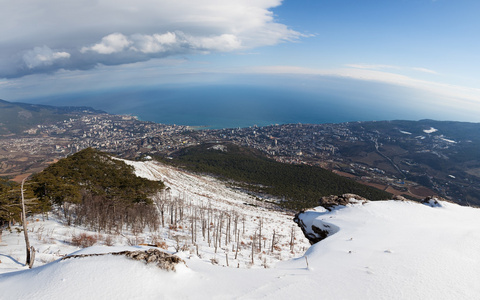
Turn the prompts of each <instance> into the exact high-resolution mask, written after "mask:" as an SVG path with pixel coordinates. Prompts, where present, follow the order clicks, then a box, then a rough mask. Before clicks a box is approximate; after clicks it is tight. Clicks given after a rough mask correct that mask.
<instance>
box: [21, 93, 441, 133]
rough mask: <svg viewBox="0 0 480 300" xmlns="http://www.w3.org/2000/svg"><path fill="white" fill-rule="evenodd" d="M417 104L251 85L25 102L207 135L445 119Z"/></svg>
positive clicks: (387, 96) (398, 98)
mask: <svg viewBox="0 0 480 300" xmlns="http://www.w3.org/2000/svg"><path fill="white" fill-rule="evenodd" d="M415 101H416V99H414V98H412V97H411V95H406V94H405V93H403V94H402V93H396V92H395V91H393V92H392V91H391V90H388V91H382V90H381V89H380V88H373V89H372V91H369V90H367V91H365V90H362V91H360V90H355V89H352V88H350V89H344V90H340V91H339V90H338V89H337V90H333V91H332V90H328V89H324V90H323V91H321V92H318V91H314V92H312V91H311V90H302V89H290V88H282V87H272V86H266V87H262V86H245V85H221V86H191V87H182V88H178V87H165V86H163V87H158V88H156V87H149V88H125V89H116V90H107V91H95V92H81V93H74V94H63V95H56V96H49V97H39V98H31V99H26V100H25V102H29V103H38V104H48V105H56V106H89V107H93V108H95V109H100V110H104V111H106V112H108V113H111V114H125V115H133V116H136V117H138V118H139V119H140V120H143V121H152V122H156V123H163V124H176V125H188V126H195V127H198V128H205V129H220V128H238V127H250V126H254V125H256V126H267V125H273V124H286V123H303V124H321V123H342V122H352V121H380V120H398V119H403V120H419V119H425V118H432V119H439V115H438V114H435V111H433V110H432V109H428V110H425V109H424V110H421V109H420V110H419V109H414V105H415V103H414V102H415ZM420 112H421V113H420ZM432 113H433V114H432ZM440 119H442V117H441V116H440Z"/></svg>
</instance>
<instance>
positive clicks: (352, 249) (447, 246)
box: [0, 201, 480, 299]
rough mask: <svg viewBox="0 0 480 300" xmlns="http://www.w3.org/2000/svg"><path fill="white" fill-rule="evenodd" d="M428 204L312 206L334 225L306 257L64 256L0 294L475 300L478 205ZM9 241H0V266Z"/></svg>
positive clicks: (6, 277) (318, 217)
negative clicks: (240, 264)
mask: <svg viewBox="0 0 480 300" xmlns="http://www.w3.org/2000/svg"><path fill="white" fill-rule="evenodd" d="M431 204H432V205H424V204H418V203H413V202H400V201H377V202H367V203H366V204H363V205H362V204H353V205H349V206H347V207H338V208H336V209H335V210H333V211H331V212H328V211H325V210H324V209H323V208H318V209H317V210H316V211H311V212H308V219H309V222H310V223H312V224H315V223H316V222H317V223H318V224H324V223H328V224H332V225H334V226H335V227H338V231H336V232H335V233H334V234H332V235H330V236H329V237H328V238H326V239H325V240H323V241H321V242H320V243H318V244H316V245H314V246H312V247H310V249H308V250H307V251H306V254H305V255H306V257H307V259H305V257H300V258H297V259H292V260H289V261H284V262H279V263H277V264H276V265H274V266H271V267H270V268H268V269H263V268H259V267H253V268H250V269H248V268H243V269H242V268H240V269H236V268H227V267H222V266H218V265H212V264H210V263H209V262H206V261H205V260H204V259H201V258H198V257H196V255H194V254H190V253H186V252H182V253H179V255H180V256H181V257H182V258H183V259H185V261H186V264H187V266H188V267H180V268H179V270H178V271H177V272H176V273H172V272H166V271H162V270H160V269H157V268H156V267H155V266H147V265H145V264H143V263H141V262H136V261H131V260H128V259H127V258H124V257H118V256H99V257H91V258H78V259H68V260H64V261H55V262H53V263H50V264H47V265H44V266H41V267H37V268H34V269H32V270H24V271H20V272H14V273H4V274H2V275H0V299H232V298H233V299H259V298H260V299H261V298H265V299H301V298H307V299H476V298H477V297H478V295H480V284H479V282H480V262H479V257H480V255H479V253H480V231H479V230H478V229H479V228H480V210H478V209H474V208H470V207H462V206H458V205H455V204H452V203H448V202H440V205H435V204H434V203H433V202H432V203H431ZM225 205H227V204H225ZM285 226H287V227H288V228H290V227H289V226H290V224H285ZM5 241H7V238H5ZM10 247H13V246H10V245H9V246H5V245H3V246H0V253H1V254H2V255H4V256H1V257H0V259H1V260H2V262H4V261H5V262H6V261H8V260H9V258H7V257H6V256H5V255H8V251H9V249H10ZM15 247H17V246H16V245H15ZM70 247H71V246H70ZM125 248H129V247H122V246H117V247H115V248H113V249H110V248H108V247H93V248H87V249H85V250H82V251H83V252H88V253H95V252H108V251H119V250H122V249H125ZM130 249H131V247H130ZM134 249H137V248H134ZM71 252H73V251H71ZM307 261H308V268H307ZM0 268H3V266H2V264H0ZM17 269H18V268H17Z"/></svg>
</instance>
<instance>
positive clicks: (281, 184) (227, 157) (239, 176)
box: [169, 144, 392, 209]
mask: <svg viewBox="0 0 480 300" xmlns="http://www.w3.org/2000/svg"><path fill="white" fill-rule="evenodd" d="M172 157H173V159H172V160H169V161H170V162H172V163H174V164H176V165H178V166H183V167H185V168H187V169H189V170H192V171H196V172H203V173H209V174H214V175H217V176H220V177H223V178H225V179H229V180H234V181H236V182H240V183H244V184H245V187H246V188H247V189H249V190H252V191H255V192H261V193H266V194H270V195H273V196H277V197H280V198H283V199H285V201H284V202H283V203H282V205H283V206H285V207H289V208H295V209H299V208H305V207H312V206H316V205H318V201H319V199H320V198H321V197H322V196H328V195H339V194H344V193H354V194H357V195H360V196H363V197H365V198H367V199H371V200H380V199H389V198H391V197H392V195H391V194H389V193H386V192H384V191H381V190H378V189H375V188H372V187H369V186H366V185H363V184H360V183H357V182H355V181H353V180H350V179H347V178H344V177H341V176H338V175H336V174H334V173H332V172H330V171H328V170H325V169H322V168H319V167H314V166H307V165H291V164H284V163H280V162H276V161H274V160H271V159H268V158H266V157H264V156H263V155H262V154H261V153H260V152H258V151H255V150H252V149H249V148H243V147H239V146H236V145H232V144H226V145H220V146H219V145H218V144H204V145H200V146H194V147H190V148H186V149H183V150H180V151H179V152H177V153H175V154H173V156H172Z"/></svg>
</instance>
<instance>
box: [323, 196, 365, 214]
mask: <svg viewBox="0 0 480 300" xmlns="http://www.w3.org/2000/svg"><path fill="white" fill-rule="evenodd" d="M358 202H361V203H365V202H367V199H366V198H363V197H361V196H358V195H355V194H343V195H341V196H334V195H331V196H325V197H322V198H321V199H320V201H319V203H318V205H319V206H323V207H325V208H326V209H328V210H332V208H333V207H335V206H338V205H344V206H345V205H347V204H350V203H358Z"/></svg>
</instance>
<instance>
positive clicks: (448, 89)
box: [246, 66, 480, 106]
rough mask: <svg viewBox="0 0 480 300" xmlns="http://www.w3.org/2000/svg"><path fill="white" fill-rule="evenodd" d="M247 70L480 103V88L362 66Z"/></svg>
mask: <svg viewBox="0 0 480 300" xmlns="http://www.w3.org/2000/svg"><path fill="white" fill-rule="evenodd" d="M246 72H247V73H248V72H254V73H264V74H296V75H301V74H304V75H322V76H335V77H343V78H351V79H355V80H365V81H374V82H381V83H387V84H392V85H398V86H404V87H408V88H414V89H417V90H423V91H427V92H430V93H434V94H436V95H438V96H439V97H448V98H450V99H453V102H452V103H457V104H458V103H462V104H465V105H468V104H469V103H470V104H475V105H477V106H478V105H480V89H479V88H471V87H465V86H459V85H452V84H446V83H441V82H435V81H428V80H421V79H416V78H412V77H409V76H406V75H402V74H397V73H392V72H384V71H378V70H368V69H361V68H360V69H358V68H340V69H312V68H302V67H292V66H267V67H256V68H252V69H249V70H246Z"/></svg>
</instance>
